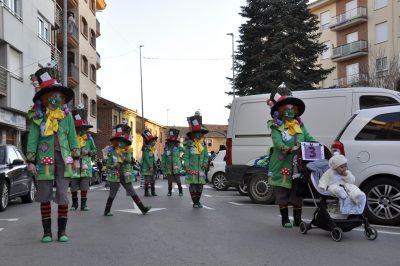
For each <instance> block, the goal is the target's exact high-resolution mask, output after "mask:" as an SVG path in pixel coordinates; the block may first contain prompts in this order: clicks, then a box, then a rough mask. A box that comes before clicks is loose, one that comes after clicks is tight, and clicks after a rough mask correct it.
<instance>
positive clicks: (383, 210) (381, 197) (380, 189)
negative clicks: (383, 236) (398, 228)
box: [362, 178, 400, 225]
mask: <svg viewBox="0 0 400 266" xmlns="http://www.w3.org/2000/svg"><path fill="white" fill-rule="evenodd" d="M362 190H363V191H364V192H365V194H366V196H367V205H366V206H365V215H366V216H367V218H368V220H369V221H370V222H371V223H374V224H384V225H398V224H400V197H399V196H398V195H400V182H399V181H398V180H395V179H391V178H378V179H374V180H372V181H370V182H368V183H367V184H365V185H364V186H363V187H362Z"/></svg>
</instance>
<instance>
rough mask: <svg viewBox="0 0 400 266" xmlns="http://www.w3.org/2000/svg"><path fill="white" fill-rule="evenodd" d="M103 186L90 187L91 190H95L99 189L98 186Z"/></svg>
mask: <svg viewBox="0 0 400 266" xmlns="http://www.w3.org/2000/svg"><path fill="white" fill-rule="evenodd" d="M101 187H103V186H95V187H90V188H89V189H90V190H94V189H98V188H101Z"/></svg>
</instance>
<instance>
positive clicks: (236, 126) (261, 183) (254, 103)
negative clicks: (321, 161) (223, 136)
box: [226, 87, 400, 203]
mask: <svg viewBox="0 0 400 266" xmlns="http://www.w3.org/2000/svg"><path fill="white" fill-rule="evenodd" d="M293 95H294V96H295V97H298V98H300V99H302V100H303V101H304V103H305V105H306V110H305V113H304V114H303V115H302V120H303V121H304V123H305V125H306V127H307V129H308V130H309V132H310V133H311V134H312V136H314V137H315V138H316V139H317V140H318V141H319V142H320V143H322V144H323V145H325V146H328V147H329V146H330V145H331V144H332V142H333V140H334V139H335V137H336V136H337V134H338V132H339V130H340V128H341V127H343V126H344V125H345V124H346V122H347V120H348V119H349V118H350V117H351V116H352V115H353V114H354V112H356V111H357V110H360V109H364V108H369V107H373V106H377V105H384V104H393V103H399V102H400V92H396V91H393V90H387V89H382V88H367V87H360V88H356V87H354V88H346V89H340V88H339V89H323V90H308V91H294V92H293ZM269 96H270V95H269V94H258V95H251V96H244V97H236V98H235V99H234V100H233V102H232V104H231V110H230V116H229V123H228V132H227V141H226V148H227V151H226V164H227V165H226V179H227V181H228V185H232V186H237V185H242V184H247V189H248V193H249V196H250V198H251V200H252V201H253V202H256V203H273V202H274V198H275V193H274V188H273V187H272V186H271V185H270V184H269V183H268V176H267V173H266V172H265V171H264V169H262V168H258V167H254V162H255V160H256V159H257V158H259V157H260V156H262V155H265V154H266V153H267V151H268V149H269V147H270V146H271V145H272V138H271V131H270V129H269V128H267V126H266V123H267V121H268V120H270V119H271V116H270V108H269V106H268V105H267V104H266V100H267V99H269ZM327 117H328V119H327Z"/></svg>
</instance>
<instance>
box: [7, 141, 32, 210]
mask: <svg viewBox="0 0 400 266" xmlns="http://www.w3.org/2000/svg"><path fill="white" fill-rule="evenodd" d="M35 193H36V188H35V182H34V178H33V175H32V174H31V173H29V172H28V164H27V163H26V159H25V156H24V155H23V153H22V152H21V151H20V150H19V149H18V148H17V147H15V146H13V145H4V144H2V145H0V212H2V211H4V210H5V209H6V208H7V205H8V203H9V201H10V200H12V199H14V198H17V197H21V199H22V202H24V203H31V202H33V201H34V200H35Z"/></svg>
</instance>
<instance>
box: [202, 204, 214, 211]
mask: <svg viewBox="0 0 400 266" xmlns="http://www.w3.org/2000/svg"><path fill="white" fill-rule="evenodd" d="M202 205H203V204H202ZM203 208H204V209H208V210H215V209H214V208H211V207H208V206H206V205H203Z"/></svg>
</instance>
